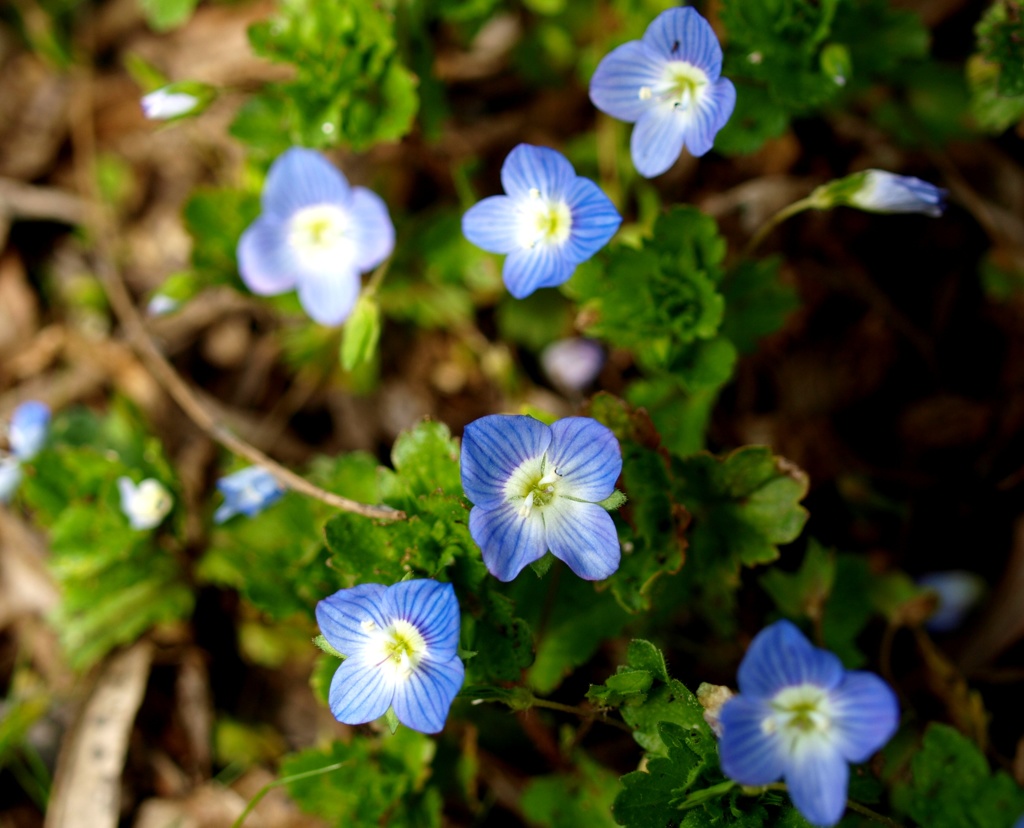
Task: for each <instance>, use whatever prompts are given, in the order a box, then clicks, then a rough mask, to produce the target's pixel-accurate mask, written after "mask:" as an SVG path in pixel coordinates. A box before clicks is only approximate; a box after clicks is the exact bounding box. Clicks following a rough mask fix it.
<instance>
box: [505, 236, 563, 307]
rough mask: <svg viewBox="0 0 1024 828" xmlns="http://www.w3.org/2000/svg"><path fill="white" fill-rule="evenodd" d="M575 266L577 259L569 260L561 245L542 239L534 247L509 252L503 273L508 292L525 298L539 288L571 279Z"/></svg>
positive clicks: (552, 285)
mask: <svg viewBox="0 0 1024 828" xmlns="http://www.w3.org/2000/svg"><path fill="white" fill-rule="evenodd" d="M563 247H564V246H563ZM575 269H576V263H575V262H570V261H568V260H567V259H566V257H565V256H564V255H563V254H562V249H561V248H557V247H554V246H553V245H550V244H544V243H539V244H537V245H535V246H534V247H517V248H516V249H515V250H513V251H512V252H511V253H509V254H508V258H506V259H505V267H504V268H503V269H502V271H501V277H502V279H503V280H504V281H505V287H507V288H508V292H509V293H511V294H512V295H513V296H514V297H515V298H516V299H525V298H526V297H527V296H529V295H530V294H531V293H533V292H534V291H535V290H537V288H541V287H556V286H558V285H561V284H563V283H565V282H567V281H569V277H570V276H572V272H573V271H574V270H575Z"/></svg>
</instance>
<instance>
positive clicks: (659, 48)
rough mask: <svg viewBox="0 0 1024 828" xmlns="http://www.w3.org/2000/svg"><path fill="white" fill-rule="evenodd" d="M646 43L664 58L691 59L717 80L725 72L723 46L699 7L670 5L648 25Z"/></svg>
mask: <svg viewBox="0 0 1024 828" xmlns="http://www.w3.org/2000/svg"><path fill="white" fill-rule="evenodd" d="M643 43H644V44H645V45H646V46H647V47H648V48H650V50H651V51H652V52H654V53H655V54H656V55H658V56H659V57H661V58H663V59H664V60H682V61H685V62H686V63H692V64H693V65H694V66H696V67H697V68H698V69H702V70H703V71H704V72H705V73H707V76H708V80H710V81H712V82H714V81H716V80H718V76H719V75H720V74H721V73H722V47H721V45H719V43H718V38H717V37H715V31H714V29H712V28H711V24H710V23H708V21H707V20H705V19H704V18H703V17H701V16H700V14H699V13H698V12H697V10H696V9H691V8H689V7H687V8H682V9H668V10H667V11H663V12H662V13H661V14H659V15H658V16H657V17H655V18H654V20H652V21H651V25H650V26H648V27H647V31H646V32H644V38H643Z"/></svg>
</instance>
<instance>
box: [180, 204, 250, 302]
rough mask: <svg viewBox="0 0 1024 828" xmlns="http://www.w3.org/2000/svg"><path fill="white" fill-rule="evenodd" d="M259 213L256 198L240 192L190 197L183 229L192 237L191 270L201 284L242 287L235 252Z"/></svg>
mask: <svg viewBox="0 0 1024 828" xmlns="http://www.w3.org/2000/svg"><path fill="white" fill-rule="evenodd" d="M259 212H260V206H259V199H258V198H257V197H256V196H255V195H252V194H250V193H247V192H242V191H240V190H228V189H212V188H206V189H198V190H196V191H195V192H194V193H193V194H192V196H191V197H190V198H189V200H188V203H187V204H186V205H185V227H186V228H187V229H188V232H189V233H190V234H191V235H192V241H193V244H192V269H193V270H194V271H195V273H196V275H197V276H198V277H199V278H200V280H201V281H202V282H204V283H205V284H207V285H218V284H229V285H234V286H235V287H239V288H241V286H242V282H241V279H239V277H238V264H237V261H236V259H235V250H236V248H237V247H238V239H239V238H240V237H241V235H242V233H243V231H244V230H245V228H246V227H248V226H249V225H250V224H251V223H252V222H253V221H255V219H256V217H257V216H258V215H259Z"/></svg>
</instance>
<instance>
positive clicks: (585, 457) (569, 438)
mask: <svg viewBox="0 0 1024 828" xmlns="http://www.w3.org/2000/svg"><path fill="white" fill-rule="evenodd" d="M548 460H549V462H550V463H551V465H552V466H554V469H555V471H556V472H557V473H558V476H559V477H561V478H562V479H561V481H560V482H559V486H558V491H559V492H560V493H564V494H566V495H568V496H569V497H571V498H574V499H576V500H586V501H590V502H591V503H597V502H599V501H601V500H604V499H605V498H606V497H608V496H609V495H610V494H611V493H612V492H613V491H614V490H615V481H616V480H618V479H619V475H620V474H621V473H622V450H621V449H620V448H619V441H618V440H617V439H615V435H614V434H612V432H611V430H610V429H608V428H607V427H605V426H603V425H601V423H599V422H598V421H597V420H594V419H591V418H590V417H566V418H565V419H562V420H559V421H558V422H556V423H555V424H554V425H552V426H551V448H550V449H549V450H548Z"/></svg>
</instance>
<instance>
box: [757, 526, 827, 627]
mask: <svg viewBox="0 0 1024 828" xmlns="http://www.w3.org/2000/svg"><path fill="white" fill-rule="evenodd" d="M835 578H836V558H835V554H834V553H832V552H830V551H829V550H827V549H825V547H823V546H822V545H821V544H819V543H818V542H817V541H815V540H814V539H813V538H812V539H811V540H810V541H809V542H808V544H807V554H805V555H804V559H803V562H802V563H801V564H800V568H799V569H798V570H797V571H796V572H794V573H792V574H790V573H786V572H783V571H782V570H781V569H770V570H769V571H768V572H766V573H765V574H764V575H762V576H761V586H762V587H764V590H765V592H767V593H768V594H769V595H770V596H771V597H772V600H773V601H775V606H777V607H778V608H779V612H781V613H782V614H783V615H785V616H786V617H788V618H810V619H811V620H820V619H821V617H822V614H823V612H824V607H825V602H826V600H827V599H828V597H829V595H831V593H832V585H833V584H834V583H835Z"/></svg>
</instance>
